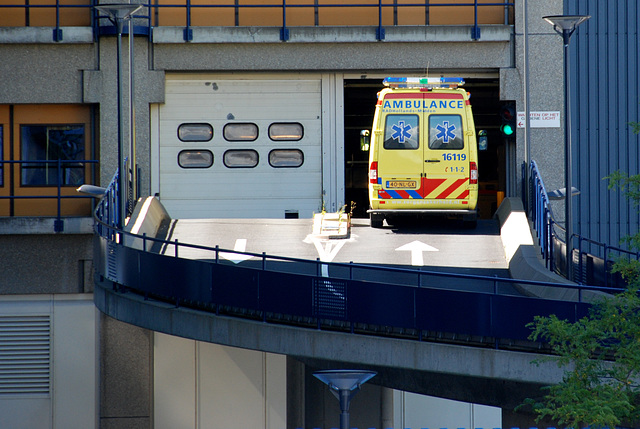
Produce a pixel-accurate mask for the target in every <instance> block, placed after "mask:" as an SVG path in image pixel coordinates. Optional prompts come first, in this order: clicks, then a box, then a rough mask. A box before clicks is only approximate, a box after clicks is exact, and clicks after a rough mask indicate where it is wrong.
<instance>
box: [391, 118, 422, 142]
mask: <svg viewBox="0 0 640 429" xmlns="http://www.w3.org/2000/svg"><path fill="white" fill-rule="evenodd" d="M419 141H420V133H419V126H418V115H387V118H386V119H385V126H384V148H385V149H392V150H393V149H418V147H419V146H420V145H419Z"/></svg>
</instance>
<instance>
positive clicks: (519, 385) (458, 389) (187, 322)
mask: <svg viewBox="0 0 640 429" xmlns="http://www.w3.org/2000/svg"><path fill="white" fill-rule="evenodd" d="M94 301H95V304H96V306H97V307H98V309H100V311H102V312H103V313H105V314H107V315H109V316H111V317H113V318H115V319H118V320H120V321H123V322H126V323H130V324H132V325H136V326H140V327H143V328H146V329H150V330H154V331H158V332H163V333H167V334H170V335H176V336H180V337H184V338H189V339H193V340H198V341H206V342H210V343H216V344H222V345H227V346H232V347H240V348H245V349H251V350H260V351H265V352H270V353H278V354H284V355H289V356H293V357H296V358H297V359H300V360H302V361H308V362H310V363H311V362H313V365H314V366H316V367H319V368H322V367H326V368H336V367H340V366H351V367H353V366H362V367H366V368H369V369H374V370H376V371H378V373H379V376H378V377H376V378H377V381H376V383H377V384H381V385H383V386H387V387H392V388H395V389H401V390H406V391H411V392H416V393H422V394H427V395H433V396H439V397H443V398H449V399H455V400H459V401H467V402H474V403H481V404H486V405H492V406H499V407H503V408H507V407H514V406H516V405H518V404H520V403H521V402H522V401H523V400H524V399H525V398H527V397H537V396H538V395H540V387H541V386H543V385H549V384H553V383H557V382H558V381H560V380H561V378H562V374H563V371H562V370H561V369H559V368H558V366H557V365H556V363H555V362H551V361H549V362H542V363H541V364H540V365H533V364H532V363H531V362H532V361H533V360H534V359H536V358H540V357H541V356H540V355H537V354H533V353H524V352H517V351H506V350H495V349H493V348H480V347H470V346H461V345H451V344H443V343H432V342H423V341H422V342H421V341H415V340H405V339H398V338H388V337H382V336H373V335H360V334H349V333H344V332H335V331H326V330H316V329H309V328H303V327H293V326H287V325H280V324H272V323H264V322H261V321H256V320H250V319H242V318H234V317H228V316H219V315H215V314H214V313H209V312H204V311H198V310H194V309H189V308H185V307H175V306H174V305H171V304H167V303H164V302H158V301H153V300H145V299H144V298H143V297H141V296H139V295H137V294H134V293H131V292H129V293H120V292H116V291H114V290H113V288H112V287H111V285H110V284H109V283H108V282H105V283H100V282H96V288H95V293H94Z"/></svg>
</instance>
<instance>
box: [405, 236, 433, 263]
mask: <svg viewBox="0 0 640 429" xmlns="http://www.w3.org/2000/svg"><path fill="white" fill-rule="evenodd" d="M396 250H399V251H409V252H411V265H413V266H418V267H421V266H423V265H424V258H423V257H422V252H438V249H436V248H435V247H433V246H429V245H428V244H425V243H423V242H422V241H417V240H416V241H412V242H411V243H407V244H405V245H404V246H400V247H398V248H397V249H396Z"/></svg>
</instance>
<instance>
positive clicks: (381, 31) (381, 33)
mask: <svg viewBox="0 0 640 429" xmlns="http://www.w3.org/2000/svg"><path fill="white" fill-rule="evenodd" d="M384 36H385V30H384V27H382V0H378V28H377V29H376V39H377V40H384Z"/></svg>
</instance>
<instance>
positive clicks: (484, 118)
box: [344, 73, 507, 219]
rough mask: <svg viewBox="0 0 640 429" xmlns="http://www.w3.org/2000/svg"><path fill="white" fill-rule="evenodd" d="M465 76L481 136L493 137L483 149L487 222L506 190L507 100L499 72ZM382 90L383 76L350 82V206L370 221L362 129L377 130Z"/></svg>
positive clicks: (481, 211) (482, 204) (482, 207)
mask: <svg viewBox="0 0 640 429" xmlns="http://www.w3.org/2000/svg"><path fill="white" fill-rule="evenodd" d="M393 75H394V76H398V74H397V73H395V74H393ZM462 77H464V78H465V85H464V87H463V88H464V89H466V90H467V91H468V92H469V93H470V94H471V106H472V107H473V116H474V122H475V125H476V133H479V131H480V130H484V131H485V132H486V137H487V146H486V149H485V150H479V151H478V157H479V158H478V163H479V166H478V171H479V187H480V190H479V196H478V215H479V217H480V218H481V219H487V218H490V217H492V216H493V214H494V213H495V211H496V209H497V208H498V205H499V203H500V201H501V199H502V198H503V197H504V196H505V190H506V178H507V177H506V148H507V141H506V139H505V137H504V136H502V134H501V133H500V124H501V119H500V107H501V106H502V104H503V102H501V101H500V94H499V91H500V85H499V80H498V77H497V73H496V74H495V77H493V76H487V77H482V76H478V77H467V76H464V75H463V76H462ZM382 88H383V85H382V78H367V79H346V78H345V80H344V161H345V202H346V204H347V205H348V206H349V205H350V206H351V207H352V208H353V210H352V213H353V217H356V218H366V217H369V216H368V215H367V209H368V208H369V198H368V195H367V192H368V189H367V186H368V171H369V152H365V151H363V150H361V148H360V131H362V130H371V124H372V123H373V114H374V111H375V106H376V101H377V93H378V92H379V91H380V90H381V89H382Z"/></svg>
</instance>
